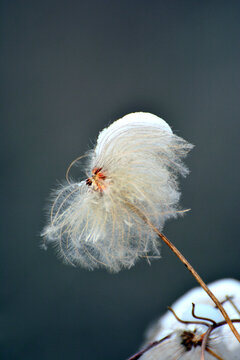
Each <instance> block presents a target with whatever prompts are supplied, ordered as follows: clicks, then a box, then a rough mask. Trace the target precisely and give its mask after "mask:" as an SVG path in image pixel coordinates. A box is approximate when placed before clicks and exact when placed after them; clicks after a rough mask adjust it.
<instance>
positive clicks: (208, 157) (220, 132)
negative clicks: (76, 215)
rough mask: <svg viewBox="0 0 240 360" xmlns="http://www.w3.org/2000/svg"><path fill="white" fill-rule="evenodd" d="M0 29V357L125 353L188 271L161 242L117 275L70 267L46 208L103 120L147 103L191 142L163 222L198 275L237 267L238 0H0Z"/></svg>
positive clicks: (185, 285) (90, 357) (180, 288)
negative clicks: (176, 198) (49, 244)
mask: <svg viewBox="0 0 240 360" xmlns="http://www.w3.org/2000/svg"><path fill="white" fill-rule="evenodd" d="M1 34H2V40H1V61H2V66H1V84H2V86H1V88H2V95H1V102H2V104H1V120H2V125H1V126H2V130H1V142H0V143H1V146H2V151H1V160H2V163H1V173H2V174H1V175H2V177H1V205H2V213H1V219H2V229H1V255H0V257H1V262H0V266H1V287H0V288H1V296H0V301H1V305H0V343H1V359H4V360H6V359H7V360H10V359H21V360H22V359H24V360H28V359H29V360H32V359H34V360H38V359H41V360H42V359H45V360H48V359H49V360H50V359H51V360H55V359H56V360H62V359H64V360H65V359H71V360H75V359H78V360H85V359H86V360H95V359H98V360H108V359H109V360H110V359H111V360H112V359H114V360H124V359H126V358H127V357H128V356H129V355H131V354H132V353H134V352H135V351H136V350H137V348H138V346H139V345H140V344H141V341H142V339H143V337H142V336H143V332H144V330H145V328H146V326H147V325H148V324H149V322H150V321H152V320H153V319H155V317H157V316H159V315H160V314H161V313H162V312H164V311H165V309H166V306H167V305H170V304H171V303H172V302H173V301H174V300H175V299H176V298H177V297H178V296H180V295H181V294H183V292H185V291H186V290H188V289H189V288H191V287H192V286H195V281H194V280H193V279H192V278H191V276H190V274H189V273H188V272H187V270H186V269H185V268H184V267H183V266H182V265H181V264H180V262H179V261H178V260H177V259H176V258H175V256H174V255H173V254H171V253H170V251H169V250H168V249H167V248H166V247H165V246H162V259H161V260H159V261H155V262H153V263H152V265H151V266H148V264H147V263H146V262H144V261H142V262H139V263H138V264H137V265H136V266H135V267H134V268H132V269H131V270H129V271H122V272H120V273H119V274H117V275H111V274H109V273H106V272H105V271H104V270H99V271H94V272H88V271H86V270H82V269H75V268H72V267H69V266H65V265H64V264H62V263H61V261H59V260H58V259H57V257H56V256H55V254H54V251H53V250H52V249H50V250H49V251H47V252H44V251H42V250H40V248H39V243H40V237H39V233H40V231H41V229H42V227H43V226H44V223H45V216H44V210H43V208H44V206H45V204H46V199H47V198H48V194H49V192H50V190H51V189H52V188H53V187H55V184H56V182H57V179H58V180H61V179H63V178H64V175H65V171H66V168H67V166H68V164H69V163H70V161H71V160H73V159H74V158H76V157H77V156H79V155H80V154H83V153H84V152H85V151H86V150H88V149H89V148H91V147H92V144H93V143H94V141H95V139H96V137H97V134H98V132H99V130H100V129H102V128H103V127H104V126H106V125H107V124H108V123H109V122H111V121H113V120H115V119H117V118H119V117H121V116H123V115H124V114H126V113H129V112H133V111H149V112H153V113H155V114H157V115H159V116H161V117H163V118H164V119H165V120H167V121H168V122H169V124H170V125H171V126H172V128H173V129H174V131H175V132H176V133H177V134H178V135H180V136H182V137H184V138H185V139H187V140H188V141H190V142H192V143H193V144H195V145H196V147H195V149H194V150H193V151H192V153H191V155H190V156H189V157H188V159H187V163H188V166H189V167H190V169H191V174H190V176H189V177H188V178H187V179H185V180H182V181H181V184H182V192H183V196H182V201H181V203H182V206H183V207H186V208H189V207H190V208H191V209H192V211H191V213H189V214H188V215H186V216H185V217H184V218H182V219H179V220H173V221H171V222H169V223H168V224H167V225H166V227H165V233H166V235H167V236H168V237H169V238H170V239H171V240H172V241H173V242H174V243H175V244H176V245H177V246H178V247H179V248H180V249H181V250H182V251H183V252H184V254H185V256H186V257H188V258H189V260H190V261H191V262H192V263H193V265H194V266H195V267H196V268H197V269H198V270H199V272H200V273H201V275H202V276H203V278H204V279H205V280H206V282H210V281H213V280H215V279H218V278H222V277H234V278H239V269H240V265H239V250H240V245H239V244H240V242H239V203H240V189H239V180H240V179H239V178H240V166H239V150H240V144H239V130H240V123H239V121H240V106H239V94H240V92H239V90H240V69H239V66H240V65H239V64H240V42H239V39H240V2H239V1H229V0H228V1H220V0H218V1H209V0H206V1H193V0H190V1H183V0H182V1H178V0H170V1H167V0H164V1H149V0H145V1H142V0H133V1H125V0H121V1H114V0H111V1H110V0H109V1H105V0H104V1H100V0H99V1H97V0H93V1H77V0H75V1H69V0H68V1H67V0H66V1H59V0H58V1H57V0H48V1H45V0H44V1H32V0H31V1H30V0H26V1H25V0H23V1H14V0H11V1H2V2H1ZM75 171H76V170H75ZM76 176H77V172H76Z"/></svg>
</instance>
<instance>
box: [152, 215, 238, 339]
mask: <svg viewBox="0 0 240 360" xmlns="http://www.w3.org/2000/svg"><path fill="white" fill-rule="evenodd" d="M148 224H149V225H150V226H151V228H152V229H153V230H154V231H155V233H156V234H157V235H158V236H159V237H160V238H161V239H162V240H163V241H164V242H165V244H166V245H167V246H168V247H169V248H170V249H171V250H172V251H173V252H174V254H175V255H176V256H177V257H178V258H179V260H181V261H182V263H183V264H184V265H185V266H186V268H187V269H188V270H189V271H190V273H191V274H192V275H193V276H194V277H195V279H196V280H197V282H198V283H199V284H200V285H201V287H202V288H203V290H205V291H206V293H207V294H208V296H209V297H210V298H211V299H212V301H213V302H214V303H215V305H216V306H217V308H218V309H219V310H220V311H221V313H222V315H223V317H224V319H225V320H226V322H227V324H228V326H229V327H230V329H231V330H232V332H233V334H234V335H235V337H236V338H237V340H238V341H239V342H240V335H239V333H238V332H237V329H236V328H235V326H234V325H233V323H232V321H231V319H230V318H229V316H228V314H227V312H226V311H225V309H224V307H223V306H222V304H221V303H220V301H219V300H218V299H217V298H216V296H215V295H214V294H213V293H212V292H211V290H210V289H209V288H208V286H207V285H206V284H205V282H204V281H203V280H202V278H201V277H200V276H199V275H198V273H197V272H196V270H195V269H194V268H193V267H192V265H191V264H190V263H189V262H188V261H187V259H186V258H185V257H184V256H183V255H182V254H181V253H180V251H179V250H178V249H177V248H176V246H175V245H173V244H172V243H171V241H170V240H168V238H167V237H166V236H165V235H163V234H162V233H161V232H160V231H159V230H158V229H157V228H156V227H155V226H154V225H152V224H151V223H150V222H148Z"/></svg>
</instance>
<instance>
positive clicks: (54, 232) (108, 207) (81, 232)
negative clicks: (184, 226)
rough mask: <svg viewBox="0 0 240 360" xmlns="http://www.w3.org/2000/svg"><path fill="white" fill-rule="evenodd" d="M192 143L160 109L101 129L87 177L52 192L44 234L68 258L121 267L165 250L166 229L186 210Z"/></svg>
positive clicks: (86, 264)
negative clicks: (183, 193) (182, 187)
mask: <svg viewBox="0 0 240 360" xmlns="http://www.w3.org/2000/svg"><path fill="white" fill-rule="evenodd" d="M191 148H192V145H191V144H189V143H188V142H186V141H185V140H183V139H182V138H180V137H178V136H176V135H174V134H173V132H172V130H171V128H170V126H169V125H168V124H167V123H166V122H165V121H164V120H162V119H160V118H159V117H157V116H156V115H153V114H150V113H143V112H138V113H132V114H128V115H126V116H124V117H123V118H121V119H119V120H117V121H115V122H114V123H112V124H111V125H110V126H109V127H107V128H105V129H104V130H103V131H102V132H100V134H99V136H98V140H97V144H96V147H95V148H94V149H93V150H92V151H90V152H89V153H88V154H87V157H88V161H87V166H86V172H87V174H88V175H87V177H86V179H84V180H82V181H81V182H73V181H68V183H67V184H64V185H62V186H61V187H60V188H59V189H58V190H57V191H55V192H54V193H53V197H52V203H51V206H50V212H49V224H48V225H47V226H46V227H45V229H44V231H43V233H42V235H43V236H44V239H45V240H44V241H45V244H49V243H53V244H54V245H55V246H56V247H57V250H58V253H59V254H60V255H61V256H62V257H63V258H64V260H65V261H66V262H68V263H70V264H73V265H81V266H83V267H86V268H88V269H94V268H96V267H105V268H106V269H108V270H109V271H112V272H117V271H119V270H120V269H121V268H130V267H131V266H133V265H134V264H135V262H136V261H137V260H138V259H139V258H141V257H144V258H148V259H149V258H151V257H152V256H157V257H158V256H159V255H160V252H159V238H157V235H156V233H155V232H154V231H153V229H151V228H150V227H149V226H148V224H147V223H146V221H145V219H148V220H149V222H151V223H152V224H154V225H155V226H156V227H157V228H158V229H159V230H160V231H161V230H162V228H163V226H164V223H165V221H166V220H167V219H170V218H172V217H176V216H177V215H179V214H181V209H180V208H179V206H178V203H179V198H180V192H179V189H178V175H179V174H181V175H183V176H185V175H186V174H187V173H188V170H187V168H186V166H185V165H184V164H183V162H182V159H183V158H184V157H185V156H186V155H187V153H188V152H189V150H190V149H191Z"/></svg>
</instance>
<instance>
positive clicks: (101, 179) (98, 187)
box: [86, 168, 106, 192]
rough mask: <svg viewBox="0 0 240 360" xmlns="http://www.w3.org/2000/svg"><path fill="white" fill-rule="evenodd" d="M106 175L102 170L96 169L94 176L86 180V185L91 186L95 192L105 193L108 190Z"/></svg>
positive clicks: (93, 172)
mask: <svg viewBox="0 0 240 360" xmlns="http://www.w3.org/2000/svg"><path fill="white" fill-rule="evenodd" d="M105 180H106V175H105V174H104V173H103V172H102V168H94V169H93V170H92V176H91V177H89V178H88V179H87V180H86V184H87V185H88V186H91V187H92V188H93V190H95V191H99V192H103V190H105V188H106V183H105Z"/></svg>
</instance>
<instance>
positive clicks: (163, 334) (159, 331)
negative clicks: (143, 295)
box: [139, 279, 240, 360]
mask: <svg viewBox="0 0 240 360" xmlns="http://www.w3.org/2000/svg"><path fill="white" fill-rule="evenodd" d="M208 287H209V289H210V290H211V291H212V292H213V293H214V294H215V295H216V296H217V298H218V299H219V301H221V302H222V303H223V307H224V308H225V310H226V311H227V313H228V315H229V317H230V318H231V319H239V310H240V282H239V281H238V280H234V279H222V280H218V281H215V282H213V283H211V284H209V285H208ZM192 303H194V304H195V310H194V315H195V316H198V317H203V318H205V319H211V320H214V321H215V322H217V323H220V322H221V321H223V320H224V319H223V316H222V314H221V313H220V311H219V309H217V308H216V307H215V304H214V303H213V302H212V300H211V299H210V298H209V296H208V295H207V294H206V292H205V291H204V290H203V289H202V288H201V287H197V288H194V289H192V290H190V291H188V292H187V293H186V294H184V295H183V296H182V297H180V299H178V300H177V301H176V302H174V303H173V305H172V306H171V308H172V309H173V310H174V312H175V314H176V315H177V316H178V317H179V318H180V319H181V320H183V321H191V322H197V321H199V319H196V318H194V316H193V315H192ZM205 322H206V323H208V324H209V325H211V324H212V322H211V321H209V320H205ZM234 325H235V326H236V328H237V330H238V331H240V324H239V323H235V324H234ZM206 330H207V326H206V325H202V324H198V323H195V324H186V323H185V324H184V323H181V322H180V321H178V320H177V319H176V318H175V317H174V315H173V314H172V312H170V311H168V312H167V313H166V314H164V315H163V316H162V317H160V319H159V320H158V321H157V322H156V323H155V324H154V325H153V326H151V327H150V328H149V329H148V331H147V333H146V341H145V345H144V348H146V346H147V345H148V344H149V343H150V344H151V343H154V342H156V341H157V342H158V344H157V345H156V346H154V347H152V348H151V349H149V350H147V351H145V352H144V354H143V355H142V356H141V357H140V358H139V359H141V360H159V359H161V360H165V359H166V360H173V359H181V360H195V359H196V360H199V359H200V358H201V341H200V342H199V343H198V340H199V339H200V340H201V339H202V335H204V334H205V332H206ZM191 337H192V341H191ZM194 341H195V343H194ZM207 348H208V349H210V350H212V351H213V352H214V353H215V354H217V355H218V356H219V357H220V358H221V359H227V360H237V359H239V354H240V344H239V342H238V341H237V339H236V338H235V336H234V335H233V333H232V331H231V330H230V328H229V326H228V325H227V324H225V325H222V326H220V327H218V328H216V329H215V330H213V331H212V332H211V334H210V336H209V338H208V341H207ZM205 359H206V360H208V359H209V360H211V359H214V357H213V356H212V355H211V354H210V353H208V352H206V353H205Z"/></svg>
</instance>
